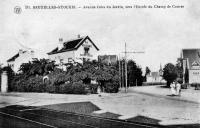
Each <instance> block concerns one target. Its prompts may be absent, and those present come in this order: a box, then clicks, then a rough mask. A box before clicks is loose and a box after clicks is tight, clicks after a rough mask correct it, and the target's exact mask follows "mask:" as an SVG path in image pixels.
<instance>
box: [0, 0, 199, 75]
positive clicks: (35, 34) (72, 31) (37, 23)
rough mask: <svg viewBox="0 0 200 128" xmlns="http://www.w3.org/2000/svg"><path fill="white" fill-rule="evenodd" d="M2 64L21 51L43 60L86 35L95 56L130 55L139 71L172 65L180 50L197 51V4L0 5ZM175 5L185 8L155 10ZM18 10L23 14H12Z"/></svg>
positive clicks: (116, 0)
mask: <svg viewBox="0 0 200 128" xmlns="http://www.w3.org/2000/svg"><path fill="white" fill-rule="evenodd" d="M0 5H1V8H0V19H1V20H0V63H5V62H6V60H7V59H9V58H10V57H12V56H13V55H15V54H16V53H17V52H18V50H19V49H20V48H22V47H28V48H32V49H35V50H37V51H40V52H41V53H43V54H40V56H42V57H47V55H46V54H44V53H47V52H49V51H51V50H52V49H53V48H55V47H56V46H57V45H58V39H59V38H63V39H64V41H67V40H70V39H73V38H76V37H77V35H79V34H80V35H81V36H86V35H88V36H89V37H90V38H91V39H92V40H93V42H94V43H95V44H96V45H97V47H98V48H99V49H100V51H99V54H116V55H120V57H123V56H124V54H123V53H122V52H123V51H124V49H125V43H126V45H127V51H129V52H137V51H144V52H145V53H144V54H133V53H130V54H128V59H133V60H135V61H136V63H137V64H138V65H139V66H141V67H142V68H143V69H144V68H145V67H146V66H148V67H149V68H150V69H151V71H157V70H159V68H160V64H161V65H162V66H164V65H165V64H166V63H174V64H175V63H176V60H177V58H178V57H180V52H181V49H183V48H184V49H185V48H200V8H199V7H200V2H199V0H15V1H13V0H2V1H0ZM26 5H29V6H38V5H74V6H76V7H77V8H76V9H62V10H61V9H60V10H59V9H58V10H54V9H45V10H44V9H43V10H41V9H25V6H26ZM97 5H99V6H100V5H101V6H108V5H109V6H111V7H112V6H113V5H115V6H118V5H121V6H126V5H131V6H133V5H146V6H148V5H151V6H153V8H131V9H125V8H124V9H120V8H118V9H116V8H115V9H114V8H111V9H107V8H104V9H83V8H82V7H83V6H97ZM154 5H159V6H165V5H166V6H167V5H170V6H172V5H176V6H184V8H154ZM15 6H20V7H21V8H22V12H21V13H20V14H16V13H14V7H15ZM78 7H80V8H78Z"/></svg>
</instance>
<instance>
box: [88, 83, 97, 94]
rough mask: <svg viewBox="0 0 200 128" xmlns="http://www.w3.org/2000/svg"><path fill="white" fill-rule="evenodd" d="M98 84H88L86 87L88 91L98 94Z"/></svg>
mask: <svg viewBox="0 0 200 128" xmlns="http://www.w3.org/2000/svg"><path fill="white" fill-rule="evenodd" d="M97 87H98V84H87V85H86V89H87V91H88V93H91V94H96V93H97Z"/></svg>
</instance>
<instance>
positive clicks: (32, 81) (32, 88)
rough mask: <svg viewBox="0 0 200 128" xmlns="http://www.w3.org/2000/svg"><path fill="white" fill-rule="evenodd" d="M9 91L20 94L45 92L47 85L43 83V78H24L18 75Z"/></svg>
mask: <svg viewBox="0 0 200 128" xmlns="http://www.w3.org/2000/svg"><path fill="white" fill-rule="evenodd" d="M9 90H10V91H19V92H45V91H46V85H45V84H44V83H43V81H42V76H37V77H29V78H24V77H23V75H18V76H16V77H15V78H14V79H13V81H12V84H11V86H10V88H9Z"/></svg>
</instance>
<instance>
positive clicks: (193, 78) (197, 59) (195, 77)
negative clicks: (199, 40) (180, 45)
mask: <svg viewBox="0 0 200 128" xmlns="http://www.w3.org/2000/svg"><path fill="white" fill-rule="evenodd" d="M178 62H179V64H181V66H182V68H183V74H184V75H183V81H184V83H185V82H189V83H190V84H191V83H200V49H182V50H181V57H180V58H179V59H178ZM186 77H188V79H189V80H187V79H186Z"/></svg>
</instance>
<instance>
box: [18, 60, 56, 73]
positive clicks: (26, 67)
mask: <svg viewBox="0 0 200 128" xmlns="http://www.w3.org/2000/svg"><path fill="white" fill-rule="evenodd" d="M55 66H56V65H55V64H54V61H50V60H48V59H40V60H39V59H34V60H33V61H32V62H30V61H29V62H28V63H23V64H22V65H21V66H20V69H19V71H20V72H21V73H22V74H25V75H26V77H29V76H35V75H44V74H48V73H49V72H52V71H53V70H54V68H55Z"/></svg>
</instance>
